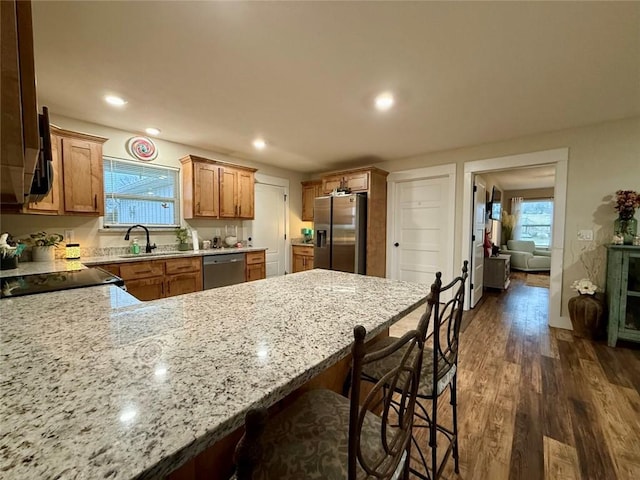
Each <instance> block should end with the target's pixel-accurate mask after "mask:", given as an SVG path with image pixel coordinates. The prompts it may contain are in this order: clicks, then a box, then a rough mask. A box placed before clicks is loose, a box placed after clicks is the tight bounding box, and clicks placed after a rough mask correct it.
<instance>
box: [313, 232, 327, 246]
mask: <svg viewBox="0 0 640 480" xmlns="http://www.w3.org/2000/svg"><path fill="white" fill-rule="evenodd" d="M326 246H327V231H326V230H316V247H318V248H326Z"/></svg>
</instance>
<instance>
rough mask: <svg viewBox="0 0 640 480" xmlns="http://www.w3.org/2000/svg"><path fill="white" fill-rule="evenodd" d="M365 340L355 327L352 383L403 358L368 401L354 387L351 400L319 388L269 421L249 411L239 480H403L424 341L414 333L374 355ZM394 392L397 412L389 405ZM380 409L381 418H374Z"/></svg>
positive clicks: (357, 385)
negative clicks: (370, 368)
mask: <svg viewBox="0 0 640 480" xmlns="http://www.w3.org/2000/svg"><path fill="white" fill-rule="evenodd" d="M365 336H366V331H365V329H364V327H362V326H356V327H355V328H354V338H355V342H354V345H353V349H352V355H353V360H352V377H353V378H354V379H360V376H361V374H362V369H363V367H365V366H366V365H368V364H370V363H372V362H378V361H383V360H384V359H385V358H387V357H389V356H391V355H394V354H397V352H399V351H402V352H403V354H402V358H401V359H400V360H399V361H398V362H393V364H391V367H390V369H389V370H388V371H386V372H384V374H383V375H382V378H381V379H380V381H378V382H376V383H375V385H373V388H372V389H371V391H369V392H368V393H367V394H366V395H365V394H363V393H362V391H361V388H360V382H359V381H358V382H354V387H353V389H352V392H351V398H350V399H348V398H345V397H343V396H342V395H339V394H337V393H335V392H333V391H330V390H325V389H318V390H311V391H309V392H306V393H305V394H303V395H302V396H301V397H300V398H298V399H297V400H296V401H295V402H294V403H293V404H291V405H290V406H288V407H286V408H285V409H284V410H282V411H280V412H278V413H277V414H276V415H274V416H273V417H268V416H267V413H266V411H265V410H264V409H254V410H250V411H249V412H248V413H247V415H246V417H245V434H244V436H243V437H242V439H241V440H240V442H239V443H238V445H237V447H236V451H235V455H234V460H235V463H236V478H237V479H238V480H267V479H278V480H287V479H290V480H305V479H323V480H334V479H336V480H356V479H357V478H358V479H359V478H375V479H380V480H396V479H399V478H405V479H406V478H408V476H409V459H410V449H411V436H412V430H411V428H412V425H413V419H414V407H415V403H416V396H417V390H418V382H419V376H420V369H421V366H422V355H423V341H422V336H421V334H420V332H418V331H417V330H412V331H410V332H407V333H406V334H405V335H404V336H403V337H401V338H398V339H396V340H395V341H394V342H392V343H389V344H387V345H385V346H384V347H383V348H381V349H375V350H371V349H366V347H365V343H364V342H365ZM388 385H391V386H392V387H393V389H392V390H390V389H389V388H387V386H388ZM394 392H395V397H396V398H395V400H396V402H395V403H396V406H395V411H394V409H393V408H392V407H391V402H390V400H391V396H392V395H394ZM377 410H381V414H380V415H376V414H374V413H372V411H377ZM390 418H393V424H394V426H391V423H392V422H391V421H390Z"/></svg>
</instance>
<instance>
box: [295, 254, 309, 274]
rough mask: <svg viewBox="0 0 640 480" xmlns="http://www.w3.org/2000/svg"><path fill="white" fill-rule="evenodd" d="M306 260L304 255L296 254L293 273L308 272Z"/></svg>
mask: <svg viewBox="0 0 640 480" xmlns="http://www.w3.org/2000/svg"><path fill="white" fill-rule="evenodd" d="M305 258H306V257H305V256H304V255H298V254H296V253H294V254H293V269H292V270H293V273H296V272H304V271H305V270H306V269H305V262H304V259H305Z"/></svg>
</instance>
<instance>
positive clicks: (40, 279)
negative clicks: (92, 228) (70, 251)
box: [0, 267, 124, 298]
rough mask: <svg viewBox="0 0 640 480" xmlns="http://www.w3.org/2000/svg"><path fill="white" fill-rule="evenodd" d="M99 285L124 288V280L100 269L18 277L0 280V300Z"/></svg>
mask: <svg viewBox="0 0 640 480" xmlns="http://www.w3.org/2000/svg"><path fill="white" fill-rule="evenodd" d="M99 285H115V286H117V287H123V286H124V280H122V279H121V278H120V277H116V276H115V275H113V274H111V273H109V272H106V271H104V270H102V269H101V268H98V267H93V268H87V269H85V270H74V271H64V272H54V273H44V274H34V275H16V276H15V277H5V278H2V279H0V298H11V297H19V296H22V295H32V294H35V293H47V292H55V291H58V290H70V289H72V288H83V287H95V286H99Z"/></svg>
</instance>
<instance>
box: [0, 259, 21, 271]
mask: <svg viewBox="0 0 640 480" xmlns="http://www.w3.org/2000/svg"><path fill="white" fill-rule="evenodd" d="M14 268H18V257H15V256H14V257H2V259H1V260H0V270H13V269H14Z"/></svg>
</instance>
